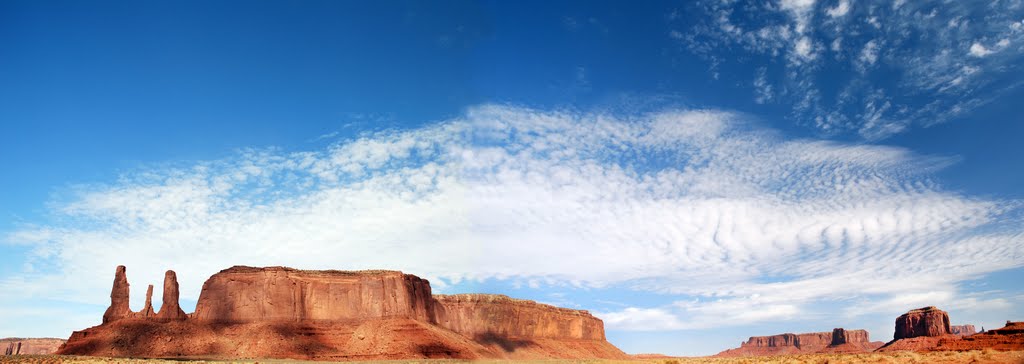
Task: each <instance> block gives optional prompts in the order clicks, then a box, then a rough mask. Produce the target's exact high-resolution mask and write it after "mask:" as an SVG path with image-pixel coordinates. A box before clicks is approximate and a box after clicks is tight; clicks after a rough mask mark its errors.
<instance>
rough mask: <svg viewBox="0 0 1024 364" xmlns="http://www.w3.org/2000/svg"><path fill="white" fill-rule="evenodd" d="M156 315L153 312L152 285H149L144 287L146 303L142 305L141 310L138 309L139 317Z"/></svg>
mask: <svg viewBox="0 0 1024 364" xmlns="http://www.w3.org/2000/svg"><path fill="white" fill-rule="evenodd" d="M154 315H156V314H155V313H153V285H152V284H151V285H149V288H146V305H145V306H143V307H142V311H139V314H138V316H139V317H153V316H154Z"/></svg>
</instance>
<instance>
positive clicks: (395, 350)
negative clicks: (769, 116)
mask: <svg viewBox="0 0 1024 364" xmlns="http://www.w3.org/2000/svg"><path fill="white" fill-rule="evenodd" d="M128 287H129V285H128V279H127V276H126V274H125V268H124V266H118V267H117V270H116V272H115V276H114V285H113V289H112V290H111V294H110V307H109V308H108V309H107V311H106V312H105V313H104V315H103V323H102V324H100V325H99V326H95V327H91V328H88V329H85V330H81V331H75V332H74V333H72V334H71V337H70V338H69V339H68V341H67V342H66V343H65V344H64V345H63V346H61V348H60V350H58V352H57V353H58V354H67V355H92V356H113V357H145V358H158V357H164V358H166V357H179V358H287V359H312V360H387V359H419V358H458V359H482V358H498V359H547V358H562V359H590V358H610V359H625V358H628V356H627V355H626V354H625V353H623V352H622V351H621V350H619V349H618V348H616V347H615V346H613V345H612V344H611V343H609V342H608V341H607V340H605V334H604V323H603V322H602V321H601V320H600V319H598V318H596V317H594V316H592V315H591V314H590V313H588V312H587V311H582V310H572V309H566V308H559V307H554V306H549V305H544V304H539V303H536V302H533V301H527V300H519V299H513V298H509V297H506V296H502V295H487V294H462V295H450V296H446V295H433V294H431V291H430V283H429V282H427V280H425V279H421V278H419V277H417V276H414V275H411V274H404V273H402V272H397V271H355V272H353V271H334V270H325V271H310V270H297V269H292V268H285V267H266V268H254V267H245V266H235V267H231V268H228V269H225V270H222V271H220V272H219V273H217V274H214V275H213V276H211V277H210V278H209V279H208V280H207V281H206V282H205V283H204V284H203V288H202V291H201V292H200V295H199V300H198V302H197V304H196V310H195V312H193V313H191V314H186V313H184V312H183V311H182V310H181V308H180V307H179V305H178V296H179V289H178V282H177V278H176V276H175V274H174V272H173V271H168V272H167V275H166V276H165V279H164V287H163V297H164V301H163V302H164V303H163V307H161V308H160V310H159V311H157V312H156V313H154V312H153V309H152V305H151V303H149V302H150V299H151V296H152V289H150V290H149V291H148V292H147V300H146V301H147V305H146V307H145V308H143V310H142V311H139V312H134V311H132V310H131V309H130V308H129V307H128V296H129V290H128ZM150 287H152V286H150Z"/></svg>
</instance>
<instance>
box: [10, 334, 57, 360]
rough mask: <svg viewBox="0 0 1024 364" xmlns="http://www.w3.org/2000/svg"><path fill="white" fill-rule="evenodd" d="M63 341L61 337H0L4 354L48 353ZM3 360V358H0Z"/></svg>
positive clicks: (51, 352) (55, 349)
mask: <svg viewBox="0 0 1024 364" xmlns="http://www.w3.org/2000/svg"><path fill="white" fill-rule="evenodd" d="M63 343H64V340H63V339H53V338H18V337H9V338H3V339H0V347H4V348H5V349H4V355H48V354H53V352H54V351H57V348H59V347H60V345H61V344H63ZM0 361H3V360H0Z"/></svg>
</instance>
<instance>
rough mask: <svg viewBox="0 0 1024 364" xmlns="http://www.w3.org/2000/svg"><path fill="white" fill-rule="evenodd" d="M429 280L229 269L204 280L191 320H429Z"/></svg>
mask: <svg viewBox="0 0 1024 364" xmlns="http://www.w3.org/2000/svg"><path fill="white" fill-rule="evenodd" d="M432 301H433V300H432V298H431V294H430V284H429V283H428V282H427V281H426V280H424V279H420V278H419V277H416V276H414V275H411V274H403V273H402V272H395V271H362V272H342V271H300V270H296V269H291V268H284V267H270V268H249V267H233V268H230V269H226V270H223V271H221V272H220V273H217V274H215V275H213V276H212V277H210V279H209V280H207V281H206V283H205V284H203V290H202V292H201V293H200V295H199V302H198V303H197V305H196V312H195V313H194V314H193V318H195V319H197V320H201V321H211V322H233V323H242V322H267V321H302V320H311V321H317V320H326V321H336V320H354V319H369V318H383V317H405V318H411V319H415V320H419V321H424V322H430V321H431V317H432V316H431V311H432V303H433V302H432Z"/></svg>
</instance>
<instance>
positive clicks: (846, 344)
mask: <svg viewBox="0 0 1024 364" xmlns="http://www.w3.org/2000/svg"><path fill="white" fill-rule="evenodd" d="M880 346H882V343H881V342H871V341H870V340H869V338H868V332H867V331H866V330H845V329H842V328H837V329H833V330H832V332H812V333H806V334H788V333H787V334H779V335H772V336H752V337H750V339H748V340H747V341H746V342H743V343H741V344H740V347H739V348H736V349H729V350H726V351H723V352H721V353H718V355H716V356H719V357H735V356H761V355H782V354H804V353H826V352H844V353H847V352H848V353H857V352H869V351H872V350H874V349H876V348H878V347H880Z"/></svg>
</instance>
